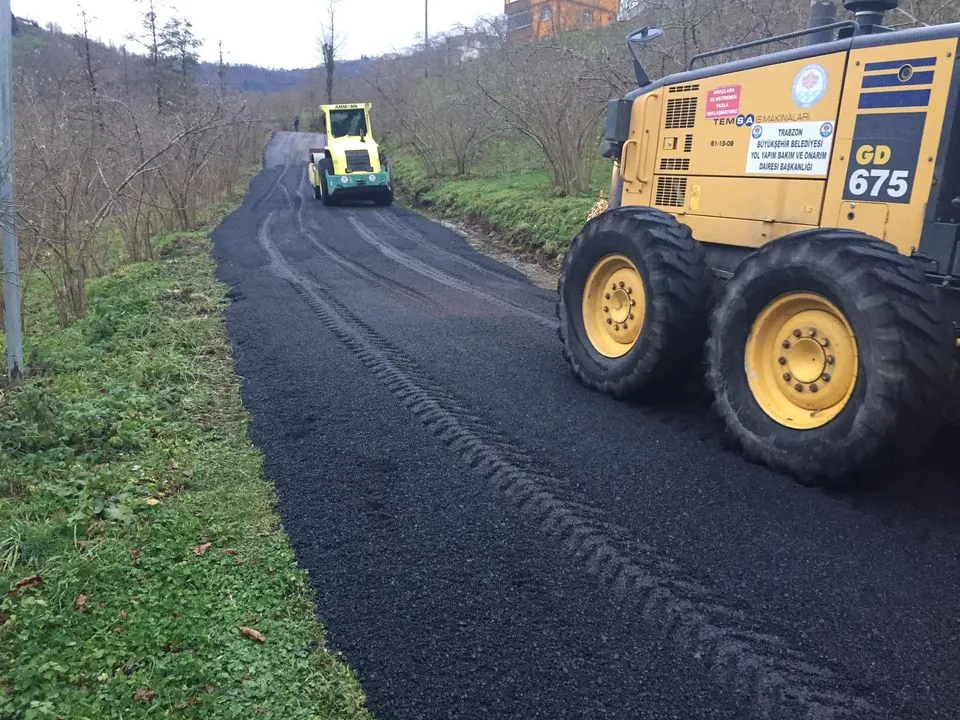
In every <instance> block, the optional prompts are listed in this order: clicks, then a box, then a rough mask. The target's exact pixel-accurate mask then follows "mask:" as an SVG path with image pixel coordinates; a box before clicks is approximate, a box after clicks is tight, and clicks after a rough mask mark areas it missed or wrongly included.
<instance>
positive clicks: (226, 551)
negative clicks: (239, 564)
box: [220, 548, 238, 555]
mask: <svg viewBox="0 0 960 720" xmlns="http://www.w3.org/2000/svg"><path fill="white" fill-rule="evenodd" d="M220 552H222V553H223V554H224V555H236V554H237V552H238V551H237V550H234V549H233V548H225V549H223V550H221V551H220Z"/></svg>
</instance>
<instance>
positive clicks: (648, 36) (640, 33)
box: [627, 25, 663, 87]
mask: <svg viewBox="0 0 960 720" xmlns="http://www.w3.org/2000/svg"><path fill="white" fill-rule="evenodd" d="M662 36H663V28H659V27H654V26H652V25H647V26H646V27H642V28H640V29H639V30H634V31H633V32H632V33H630V34H629V35H628V36H627V48H628V49H629V50H630V55H632V56H633V72H634V74H635V75H636V76H637V86H638V87H646V86H647V85H649V84H650V76H649V75H647V71H646V70H645V69H644V67H643V63H641V62H640V55H639V54H638V53H639V49H640V47H641V46H643V45H646V44H647V43H649V42H652V41H653V40H656V39H657V38H659V37H662Z"/></svg>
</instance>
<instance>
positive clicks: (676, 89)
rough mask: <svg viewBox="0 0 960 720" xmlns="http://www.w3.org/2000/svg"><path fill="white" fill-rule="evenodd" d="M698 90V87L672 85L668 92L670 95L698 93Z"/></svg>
mask: <svg viewBox="0 0 960 720" xmlns="http://www.w3.org/2000/svg"><path fill="white" fill-rule="evenodd" d="M699 90H700V86H699V85H674V86H673V87H672V88H670V92H672V93H682V92H698V91H699Z"/></svg>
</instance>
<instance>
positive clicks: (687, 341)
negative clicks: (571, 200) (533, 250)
mask: <svg viewBox="0 0 960 720" xmlns="http://www.w3.org/2000/svg"><path fill="white" fill-rule="evenodd" d="M610 258H626V260H625V261H624V264H625V269H626V270H629V271H630V272H635V273H636V274H638V275H639V278H640V280H641V283H640V284H641V285H642V288H639V289H638V290H637V294H638V295H639V294H640V293H642V295H643V301H642V308H640V312H637V313H636V314H637V315H642V320H637V321H636V322H637V325H636V326H634V327H633V328H632V329H629V332H630V333H639V334H638V336H637V337H636V338H635V340H634V341H633V344H632V345H629V346H624V354H622V355H619V356H613V357H611V356H609V354H604V353H602V352H601V351H600V350H598V345H597V344H595V341H593V340H591V337H590V335H589V333H588V330H587V325H588V324H591V320H590V318H589V317H588V318H587V319H586V320H585V307H586V306H585V299H584V294H585V293H587V292H588V288H587V283H588V281H591V280H592V279H593V278H594V276H595V272H596V270H599V269H600V268H601V267H602V266H603V265H604V264H605V263H607V262H608V261H609V260H610ZM631 268H632V269H631ZM614 285H616V283H614ZM710 285H711V276H710V272H709V270H708V269H707V265H706V261H705V260H704V254H703V249H702V248H701V246H700V245H699V244H698V243H697V241H696V240H694V239H693V237H692V235H691V234H690V228H688V227H687V226H685V225H681V224H680V223H678V222H677V221H676V220H675V219H674V218H673V217H672V216H670V215H668V214H666V213H663V212H660V211H659V210H654V209H652V208H644V207H632V208H621V209H617V210H611V211H609V212H606V213H604V214H602V215H600V216H598V217H596V218H594V219H593V220H591V221H590V222H588V223H587V224H586V226H584V228H583V230H582V231H581V232H580V234H579V235H578V236H577V237H576V239H575V240H574V241H573V245H572V247H571V249H570V252H569V253H568V254H567V257H566V260H565V262H564V267H563V273H562V274H561V276H560V281H559V285H558V288H557V290H558V293H559V301H558V303H557V317H558V318H559V320H560V325H559V329H558V332H559V335H560V341H561V343H562V345H563V356H564V358H565V359H566V361H567V363H568V364H569V365H570V368H571V370H572V371H573V374H574V376H575V377H576V378H577V379H578V380H579V381H580V382H582V383H583V384H584V385H586V386H587V387H589V388H591V389H593V390H596V391H599V392H603V393H607V394H609V395H613V396H614V397H617V398H628V397H646V398H651V397H656V396H662V395H663V394H664V393H666V392H667V391H669V390H671V389H673V388H674V381H676V380H679V379H680V378H682V377H683V375H684V374H685V373H687V372H688V371H689V370H690V369H691V367H692V366H693V365H695V364H696V363H697V362H698V361H700V360H701V358H702V352H703V340H704V337H705V336H706V321H707V312H708V298H709V292H710ZM623 289H624V290H628V289H630V288H623ZM629 297H635V295H631V296H629ZM587 300H589V298H587ZM605 309H606V308H604V310H605ZM630 317H631V319H630V320H629V322H634V320H633V319H632V318H633V316H632V315H631V316H630ZM609 321H610V325H611V326H612V325H613V324H614V323H613V318H609ZM591 327H593V330H592V332H594V337H596V332H597V330H596V325H595V323H594V324H593V325H591ZM623 327H624V328H627V325H626V324H624V326H623ZM627 347H629V349H626V348H627Z"/></svg>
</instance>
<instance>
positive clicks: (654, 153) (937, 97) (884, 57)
mask: <svg viewBox="0 0 960 720" xmlns="http://www.w3.org/2000/svg"><path fill="white" fill-rule="evenodd" d="M897 35H899V36H901V38H900V41H899V42H896V43H891V44H880V45H877V46H874V47H864V48H853V49H849V50H846V51H839V52H830V53H828V54H824V55H817V56H813V57H809V56H808V57H800V58H798V59H796V60H788V61H784V62H779V63H777V64H772V65H760V66H757V67H752V68H747V69H743V70H734V71H731V72H725V73H722V74H715V75H710V76H708V77H703V78H699V79H696V80H685V79H681V80H680V81H679V82H676V83H673V84H665V85H662V86H661V87H658V88H656V89H654V90H652V91H650V92H645V93H643V94H640V95H639V96H638V97H636V98H635V99H634V100H633V101H632V102H633V107H632V109H631V113H630V127H629V137H628V138H627V140H626V142H625V143H624V144H623V149H622V153H621V156H620V160H619V164H618V168H617V169H616V170H615V180H618V179H619V178H618V177H617V176H622V181H623V183H622V195H621V204H622V205H625V206H626V205H642V206H651V207H655V208H658V209H661V210H663V211H665V212H667V213H670V214H672V215H674V216H675V217H677V218H678V219H679V220H680V221H681V222H683V223H684V224H686V225H688V226H689V227H690V228H691V229H692V230H693V234H694V236H695V237H696V238H697V239H699V240H701V241H702V242H705V243H717V244H722V245H732V246H740V247H750V248H756V247H760V246H761V245H763V244H765V243H767V242H769V241H770V240H774V239H776V238H778V237H782V236H784V235H789V234H791V233H794V232H797V231H800V230H804V229H809V228H816V227H834V228H849V229H854V230H860V231H862V232H865V233H868V234H870V235H872V236H874V237H877V238H880V239H883V240H886V241H888V242H890V243H892V244H893V245H895V246H896V247H897V248H898V250H899V251H900V252H901V253H903V254H904V255H911V254H913V253H915V252H916V251H917V250H918V249H919V247H920V238H921V233H922V231H923V225H924V218H925V211H926V209H927V203H928V200H929V196H930V188H931V185H932V184H933V182H934V176H935V172H936V160H937V157H938V154H939V153H940V146H941V140H942V138H941V134H942V131H943V129H944V116H945V114H946V110H947V105H948V101H949V99H950V90H951V85H952V84H953V83H955V82H956V79H955V78H954V63H955V59H956V53H957V38H956V37H947V38H940V39H934V40H925V41H924V40H919V41H916V42H904V39H905V38H904V37H903V36H907V38H909V34H907V33H897ZM722 67H723V66H720V69H722ZM668 81H669V78H668ZM616 184H618V183H616V182H615V185H616ZM941 271H943V272H949V268H941Z"/></svg>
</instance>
